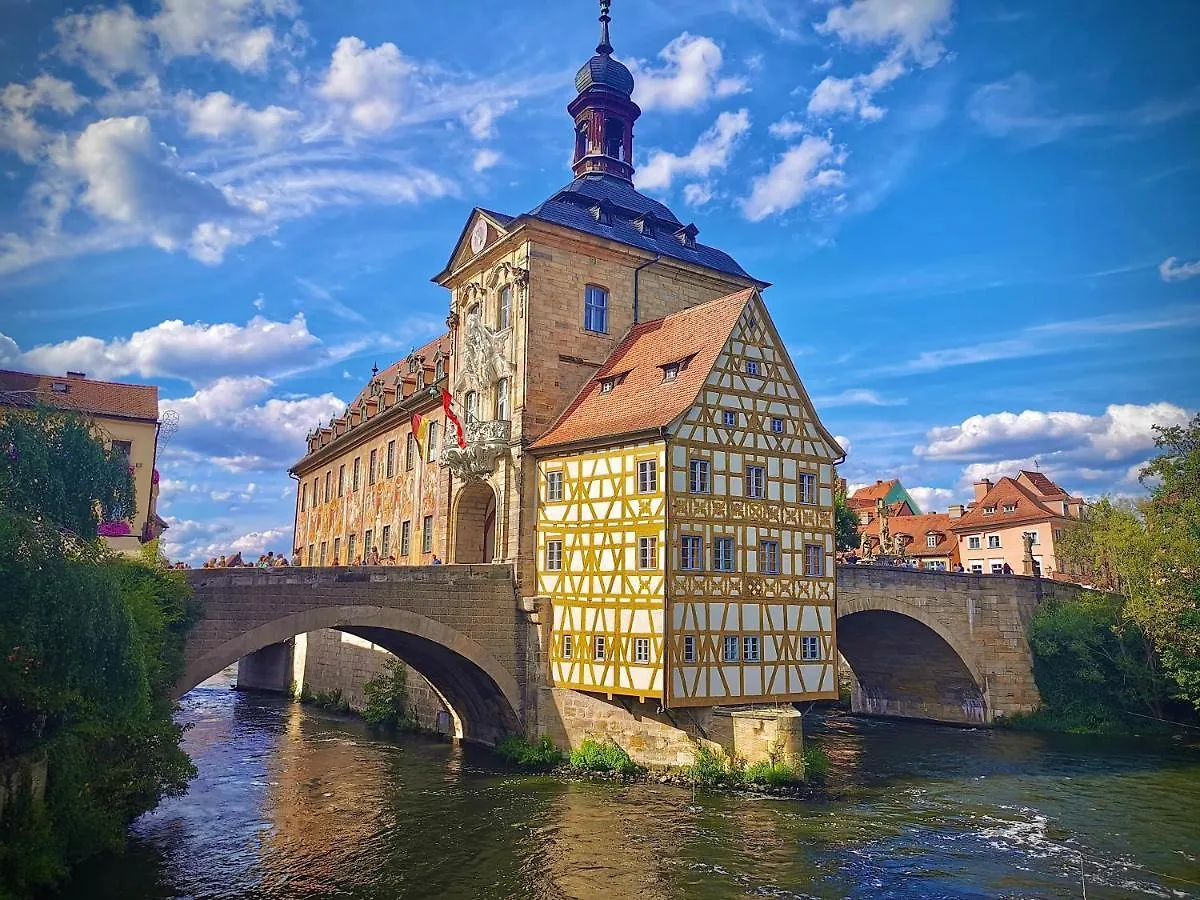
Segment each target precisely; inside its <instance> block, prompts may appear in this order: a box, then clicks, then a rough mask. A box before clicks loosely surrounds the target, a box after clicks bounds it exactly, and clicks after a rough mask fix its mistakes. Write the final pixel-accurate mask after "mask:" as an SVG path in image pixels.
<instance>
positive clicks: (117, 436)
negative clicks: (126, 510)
mask: <svg viewBox="0 0 1200 900" xmlns="http://www.w3.org/2000/svg"><path fill="white" fill-rule="evenodd" d="M38 405H42V406H48V407H50V408H52V409H61V410H67V411H71V412H77V413H79V414H80V415H81V416H83V417H84V418H85V419H87V420H88V421H89V422H90V423H91V425H92V428H93V431H94V432H95V434H96V435H97V436H98V437H99V438H100V439H101V440H102V441H103V442H104V446H105V448H106V449H109V450H116V451H117V452H118V453H120V454H122V455H123V456H124V457H125V458H126V459H127V460H129V467H130V469H131V470H132V471H133V484H134V514H133V518H132V519H114V520H112V521H105V522H102V523H101V525H100V534H101V535H102V536H103V537H104V539H105V541H106V542H107V543H108V545H109V546H110V547H112V548H113V549H114V550H118V551H120V552H122V553H130V554H132V553H136V552H137V550H138V548H139V547H140V546H141V544H142V543H144V542H146V541H149V540H152V539H153V538H155V537H157V536H158V535H159V534H160V533H161V532H162V530H163V529H164V528H166V527H167V525H166V522H164V521H163V520H162V519H160V518H159V516H158V512H157V505H158V470H157V469H156V468H155V460H156V456H157V452H158V388H157V387H154V386H153V385H143V384H120V383H116V382H111V381H96V380H95V379H92V378H88V377H86V376H85V375H84V374H83V373H82V372H68V373H67V374H66V375H34V374H31V373H28V372H10V371H0V407H5V406H7V407H19V408H27V409H28V408H32V407H34V406H38Z"/></svg>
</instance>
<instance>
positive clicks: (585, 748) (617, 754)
mask: <svg viewBox="0 0 1200 900" xmlns="http://www.w3.org/2000/svg"><path fill="white" fill-rule="evenodd" d="M571 768H572V769H575V770H576V771H579V772H616V773H617V774H618V775H636V774H637V773H638V772H640V771H641V767H640V766H639V765H638V764H637V763H635V762H634V761H633V760H632V759H630V757H629V754H628V753H626V752H625V751H624V750H622V749H621V748H620V747H619V746H617V744H616V743H614V742H613V741H604V742H603V743H601V742H598V741H593V740H586V741H584V742H583V743H582V744H580V745H579V747H578V748H577V749H575V750H572V751H571Z"/></svg>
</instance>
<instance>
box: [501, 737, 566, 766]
mask: <svg viewBox="0 0 1200 900" xmlns="http://www.w3.org/2000/svg"><path fill="white" fill-rule="evenodd" d="M496 752H497V753H498V754H499V755H500V756H501V757H503V758H504V759H506V760H508V761H509V762H510V763H512V764H513V765H516V766H519V767H520V768H522V769H525V770H527V771H530V772H548V771H550V770H551V769H553V768H556V767H557V766H560V765H562V764H563V762H564V761H565V760H566V755H565V754H564V753H563V752H562V751H561V750H559V749H558V748H557V747H555V746H554V744H553V743H552V742H551V740H550V738H548V737H546V736H545V735H542V736H541V737H540V738H539V739H538V740H537V741H534V742H533V743H530V741H529V740H528V739H526V738H525V736H524V735H520V734H511V735H509V736H508V737H506V738H505V739H504V740H502V741H501V742H500V743H499V744H497V745H496Z"/></svg>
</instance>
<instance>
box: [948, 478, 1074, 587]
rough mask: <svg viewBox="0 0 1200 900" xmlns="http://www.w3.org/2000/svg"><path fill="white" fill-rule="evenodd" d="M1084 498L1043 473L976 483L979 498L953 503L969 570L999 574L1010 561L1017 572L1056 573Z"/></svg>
mask: <svg viewBox="0 0 1200 900" xmlns="http://www.w3.org/2000/svg"><path fill="white" fill-rule="evenodd" d="M1082 510H1083V500H1082V499H1080V498H1079V497H1072V496H1071V495H1070V494H1068V493H1067V492H1066V491H1064V490H1063V489H1062V488H1061V487H1060V486H1059V485H1057V484H1055V483H1054V482H1053V481H1051V480H1050V479H1049V478H1047V477H1046V476H1045V475H1043V474H1042V473H1041V472H1024V471H1023V472H1021V473H1020V474H1019V475H1018V476H1017V477H1016V478H1009V477H1007V476H1006V477H1004V478H1001V479H1000V480H999V481H997V482H996V483H995V484H993V483H992V482H991V481H989V480H987V479H984V480H983V481H977V482H975V502H974V503H972V504H971V505H970V506H969V507H968V508H966V509H965V510H964V509H963V507H961V506H952V507H950V519H951V525H950V527H951V530H952V531H953V532H954V534H956V535H957V536H958V541H959V553H960V555H961V557H962V560H963V565H964V566H966V569H967V571H968V572H979V573H991V574H998V573H1000V572H1002V571H1003V570H1004V566H1005V564H1006V563H1007V564H1008V566H1009V568H1010V569H1011V570H1012V571H1013V573H1015V574H1017V575H1022V574H1024V575H1030V574H1034V572H1037V573H1040V574H1042V575H1044V576H1052V575H1054V574H1057V573H1060V572H1062V570H1063V566H1062V564H1061V563H1060V562H1059V560H1058V557H1057V555H1056V553H1055V544H1056V543H1057V541H1058V539H1059V538H1060V537H1061V535H1062V533H1063V530H1064V529H1065V528H1069V527H1070V526H1071V524H1072V523H1073V522H1075V521H1077V520H1078V519H1079V517H1080V515H1081V513H1082ZM1026 534H1030V535H1032V536H1033V548H1032V549H1033V568H1034V572H1027V571H1026V566H1025V544H1024V535H1026Z"/></svg>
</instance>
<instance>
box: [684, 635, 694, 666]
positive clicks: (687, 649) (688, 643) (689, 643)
mask: <svg viewBox="0 0 1200 900" xmlns="http://www.w3.org/2000/svg"><path fill="white" fill-rule="evenodd" d="M683 661H684V662H685V663H694V662H695V661H696V637H695V635H691V634H685V635H684V636H683Z"/></svg>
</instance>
